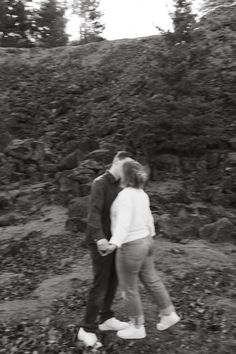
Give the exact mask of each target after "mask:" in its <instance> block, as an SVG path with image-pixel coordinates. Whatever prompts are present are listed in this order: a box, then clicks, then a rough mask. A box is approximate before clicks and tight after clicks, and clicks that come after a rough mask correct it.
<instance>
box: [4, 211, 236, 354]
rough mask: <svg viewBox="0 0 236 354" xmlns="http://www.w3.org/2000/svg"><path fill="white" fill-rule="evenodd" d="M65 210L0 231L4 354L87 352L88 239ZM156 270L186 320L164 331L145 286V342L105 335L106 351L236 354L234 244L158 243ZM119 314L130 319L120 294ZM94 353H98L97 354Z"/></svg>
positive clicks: (89, 271) (46, 213) (159, 241)
mask: <svg viewBox="0 0 236 354" xmlns="http://www.w3.org/2000/svg"><path fill="white" fill-rule="evenodd" d="M65 220H66V209H64V208H63V207H61V206H57V205H52V206H47V207H43V208H42V209H41V211H40V213H38V214H37V215H35V217H34V218H33V220H32V219H31V220H30V221H28V222H26V223H25V224H24V225H23V224H19V225H16V226H11V227H2V228H1V232H0V264H1V266H0V267H1V273H0V353H1V354H13V353H14V354H15V353H17V354H21V353H22V354H28V353H29V354H31V353H32V354H41V353H42V354H44V353H55V354H56V353H57V354H70V353H86V352H89V350H86V349H84V348H83V346H82V345H81V344H80V343H78V342H77V340H76V334H77V331H78V328H79V323H80V320H81V318H82V316H83V312H84V309H85V304H86V295H87V291H88V287H89V285H90V282H91V276H92V273H91V264H90V259H89V255H88V251H87V250H86V249H85V248H84V247H83V246H82V239H83V235H82V234H74V235H73V234H70V233H68V232H67V231H66V230H65V229H64V224H65ZM155 254H156V267H157V269H158V270H159V272H160V274H161V275H162V278H163V280H164V282H165V283H166V285H167V287H168V290H169V292H170V294H171V297H172V299H173V302H174V304H175V306H176V309H177V312H178V314H179V315H180V317H181V321H180V323H179V324H177V325H176V326H175V327H173V328H171V329H169V330H167V331H165V332H163V333H160V332H157V330H156V322H157V320H158V316H157V311H156V308H155V306H154V304H152V301H151V298H150V297H149V295H148V294H147V293H146V291H145V289H144V288H143V287H142V285H140V289H141V294H142V300H143V306H144V310H145V314H146V330H147V337H146V338H145V339H142V340H137V341H124V340H121V339H118V338H117V337H116V335H115V334H114V333H106V334H99V337H100V339H101V340H102V342H103V344H104V346H103V348H102V349H100V350H99V352H100V353H114V354H118V353H122V354H123V353H127V354H128V353H130V354H137V353H140V354H141V353H149V354H154V353H155V354H156V353H162V354H167V353H168V354H177V353H181V354H213V353H214V354H233V353H235V351H236V326H235V321H236V301H235V300H236V287H235V280H236V272H235V265H236V257H235V255H236V246H234V245H232V244H227V243H225V244H210V243H208V242H206V241H202V240H189V239H184V240H182V241H181V242H179V243H173V242H169V241H167V240H165V239H164V238H159V239H157V240H156V242H155ZM114 309H115V310H116V312H117V314H118V316H119V317H120V318H121V319H125V318H126V316H125V311H124V308H123V306H122V301H121V297H120V293H119V292H118V294H117V297H116V300H115V304H114ZM93 352H94V351H93Z"/></svg>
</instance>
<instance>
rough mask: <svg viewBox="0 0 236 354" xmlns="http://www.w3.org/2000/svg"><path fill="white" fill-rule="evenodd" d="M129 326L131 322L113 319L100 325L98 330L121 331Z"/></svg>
mask: <svg viewBox="0 0 236 354" xmlns="http://www.w3.org/2000/svg"><path fill="white" fill-rule="evenodd" d="M128 326H129V322H122V321H119V320H117V319H116V318H115V317H112V318H109V319H108V320H106V321H105V322H103V323H101V324H100V325H98V328H99V329H100V331H120V330H122V329H124V328H126V327H128Z"/></svg>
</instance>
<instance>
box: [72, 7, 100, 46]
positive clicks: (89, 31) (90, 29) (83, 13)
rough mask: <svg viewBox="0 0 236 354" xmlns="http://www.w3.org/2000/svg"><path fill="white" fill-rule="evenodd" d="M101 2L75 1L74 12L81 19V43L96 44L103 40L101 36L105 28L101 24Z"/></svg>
mask: <svg viewBox="0 0 236 354" xmlns="http://www.w3.org/2000/svg"><path fill="white" fill-rule="evenodd" d="M99 5H100V0H74V3H73V10H74V12H75V13H77V14H78V15H79V17H80V18H81V21H82V22H81V25H80V41H81V42H82V43H88V42H94V41H97V40H100V39H102V37H101V36H100V34H101V33H102V32H103V30H104V29H105V26H104V25H103V24H102V23H101V22H100V19H101V17H102V13H101V12H100V10H99Z"/></svg>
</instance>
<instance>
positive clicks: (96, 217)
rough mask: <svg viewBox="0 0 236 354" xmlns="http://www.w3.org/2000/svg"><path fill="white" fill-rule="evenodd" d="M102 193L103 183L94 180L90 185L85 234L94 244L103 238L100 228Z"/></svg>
mask: <svg viewBox="0 0 236 354" xmlns="http://www.w3.org/2000/svg"><path fill="white" fill-rule="evenodd" d="M104 192H105V191H104V184H103V182H102V181H101V180H95V181H94V182H93V184H92V189H91V195H90V204H89V210H88V218H87V226H88V228H87V232H88V233H89V234H90V237H91V238H92V239H93V240H94V241H95V242H97V241H99V240H101V239H104V238H105V236H104V233H103V227H102V212H103V206H104V199H105V195H104V194H105V193H104Z"/></svg>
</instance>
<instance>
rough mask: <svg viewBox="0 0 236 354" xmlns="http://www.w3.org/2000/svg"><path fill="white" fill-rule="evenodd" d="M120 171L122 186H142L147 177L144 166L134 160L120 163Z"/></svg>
mask: <svg viewBox="0 0 236 354" xmlns="http://www.w3.org/2000/svg"><path fill="white" fill-rule="evenodd" d="M122 172H123V173H122V184H123V186H124V187H133V188H142V187H143V186H144V184H145V182H146V181H147V179H148V174H147V172H146V171H145V169H144V167H143V166H142V165H141V164H140V163H139V162H137V161H135V160H129V161H125V162H124V163H123V165H122Z"/></svg>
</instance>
